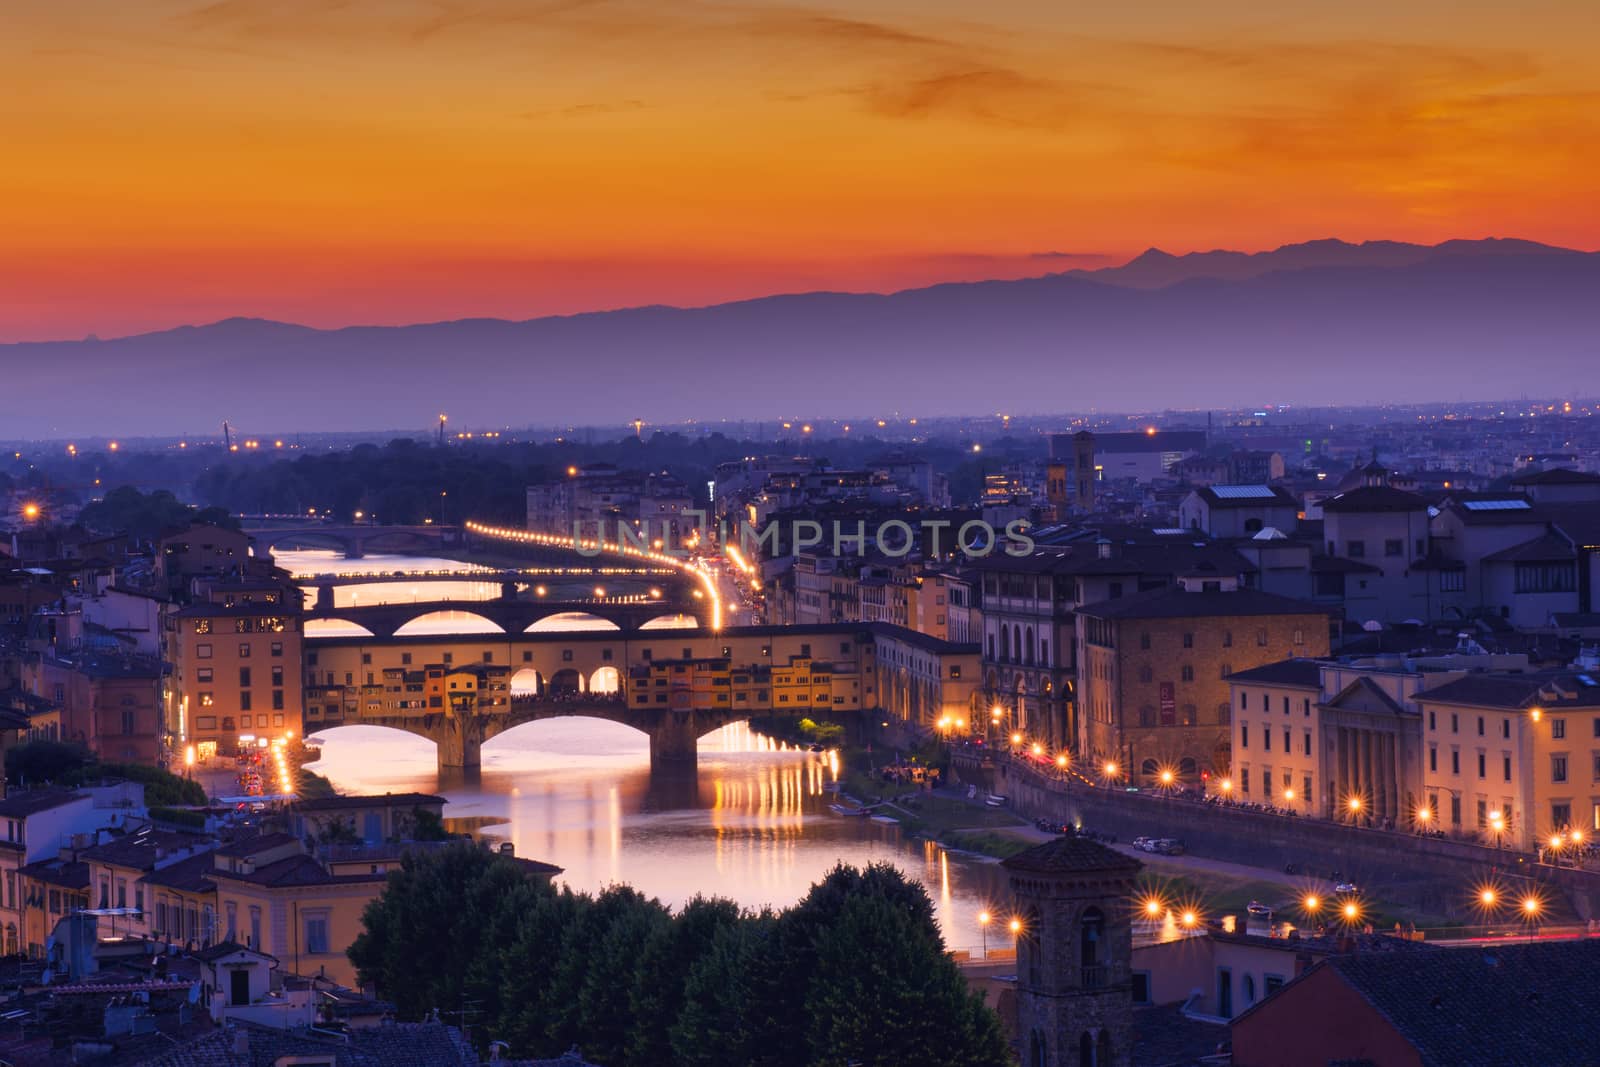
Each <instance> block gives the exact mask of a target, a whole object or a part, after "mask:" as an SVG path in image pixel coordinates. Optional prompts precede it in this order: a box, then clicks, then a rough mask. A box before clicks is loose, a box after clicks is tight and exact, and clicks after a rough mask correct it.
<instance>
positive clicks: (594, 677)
mask: <svg viewBox="0 0 1600 1067" xmlns="http://www.w3.org/2000/svg"><path fill="white" fill-rule="evenodd" d="M621 691H622V675H621V674H620V673H619V672H618V671H617V669H616V668H615V667H610V666H607V667H601V668H600V669H599V670H597V671H595V672H594V673H593V674H591V675H590V676H589V692H591V693H599V694H602V695H605V696H610V695H612V694H614V693H619V692H621Z"/></svg>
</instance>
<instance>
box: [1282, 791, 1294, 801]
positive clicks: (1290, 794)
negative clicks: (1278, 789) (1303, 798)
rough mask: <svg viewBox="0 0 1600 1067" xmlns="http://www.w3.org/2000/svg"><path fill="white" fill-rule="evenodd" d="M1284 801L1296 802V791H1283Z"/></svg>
mask: <svg viewBox="0 0 1600 1067" xmlns="http://www.w3.org/2000/svg"><path fill="white" fill-rule="evenodd" d="M1283 799H1285V800H1288V801H1291V802H1292V801H1293V800H1294V790H1293V789H1285V790H1284V791H1283Z"/></svg>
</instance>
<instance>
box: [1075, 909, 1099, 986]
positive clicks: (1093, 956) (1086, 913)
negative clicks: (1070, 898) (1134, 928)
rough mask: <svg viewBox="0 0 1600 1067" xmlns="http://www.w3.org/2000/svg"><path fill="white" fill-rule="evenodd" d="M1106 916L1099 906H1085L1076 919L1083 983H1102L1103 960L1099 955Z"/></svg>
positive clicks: (1089, 984)
mask: <svg viewBox="0 0 1600 1067" xmlns="http://www.w3.org/2000/svg"><path fill="white" fill-rule="evenodd" d="M1105 933H1106V917H1105V913H1104V912H1102V911H1101V910H1100V909H1099V908H1085V909H1084V910H1083V915H1082V917H1081V918H1079V919H1078V962H1079V964H1081V965H1082V966H1083V984H1084V985H1086V986H1097V985H1102V984H1104V983H1103V982H1102V980H1101V979H1102V978H1103V977H1104V974H1103V971H1104V967H1103V966H1102V963H1103V962H1104V961H1103V960H1102V959H1101V956H1100V941H1101V939H1102V938H1104V937H1105Z"/></svg>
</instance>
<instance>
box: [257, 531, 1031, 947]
mask: <svg viewBox="0 0 1600 1067" xmlns="http://www.w3.org/2000/svg"><path fill="white" fill-rule="evenodd" d="M279 562H280V564H281V565H283V566H286V567H289V568H290V569H291V570H293V571H295V572H296V573H304V572H309V571H313V570H333V569H337V570H340V571H346V570H353V569H356V568H362V569H365V568H369V567H370V568H371V569H373V570H388V571H393V570H398V569H402V568H417V569H427V570H438V569H444V568H445V567H449V566H461V567H463V568H464V567H465V565H461V564H452V563H451V561H448V560H437V559H425V558H417V557H388V558H369V559H366V560H356V561H345V560H337V559H336V558H335V557H334V556H333V554H332V553H318V552H285V553H280V554H279ZM450 584H456V583H450ZM469 585H480V586H481V583H469V582H463V583H461V587H462V588H460V589H459V591H452V594H451V595H452V597H454V598H462V597H463V596H464V594H466V592H467V590H466V588H464V587H466V586H469ZM425 593H433V591H432V590H427V589H424V588H423V587H421V586H419V587H418V588H417V590H416V591H415V592H414V591H413V587H412V586H411V585H409V584H408V583H401V584H400V585H391V586H378V585H369V586H366V587H364V589H363V593H362V602H364V603H375V602H378V601H376V600H372V599H368V597H369V596H373V597H376V596H393V597H395V598H396V599H405V600H413V599H437V598H438V594H437V593H433V595H424V594H425ZM498 593H499V588H498V586H495V587H493V589H492V591H491V590H490V589H489V588H488V587H483V592H482V594H481V595H482V596H492V595H498ZM437 625H438V626H440V627H441V628H442V629H444V630H448V628H449V626H450V623H449V622H447V621H444V620H441V621H440V622H439V623H438V624H437ZM430 628H432V624H430ZM435 632H439V631H435ZM315 739H316V740H320V741H321V742H322V758H321V759H320V760H319V761H317V762H316V763H313V764H311V765H310V769H311V770H314V771H316V772H317V773H318V774H321V775H324V776H326V777H327V778H328V779H330V780H331V781H332V782H333V783H334V785H335V786H336V787H338V788H339V789H340V790H341V791H346V792H365V793H382V792H401V791H406V790H417V791H420V792H438V793H440V794H442V795H443V796H445V797H447V798H448V799H449V804H448V806H447V807H446V808H445V816H446V818H451V819H474V820H483V821H484V823H485V825H484V828H483V832H484V833H485V834H489V835H499V836H504V837H506V838H508V839H509V840H511V841H513V842H514V843H515V845H516V850H517V855H519V856H526V857H528V858H531V859H539V860H545V861H547V862H550V863H555V864H558V865H560V866H561V867H563V868H565V873H564V874H563V875H562V876H561V877H562V880H563V881H565V882H566V883H567V884H569V885H571V886H573V887H574V888H576V889H587V890H594V889H599V888H602V887H604V886H606V885H609V884H612V883H617V882H626V883H628V884H630V885H632V886H634V887H636V888H638V889H639V890H641V891H642V892H645V893H649V894H651V895H653V896H656V897H659V898H660V899H661V900H662V901H663V902H665V903H667V904H669V905H678V904H681V903H683V902H684V901H685V900H688V899H689V898H690V897H692V896H694V895H695V894H696V893H705V894H714V895H718V896H724V897H728V898H730V899H732V900H734V901H737V902H738V903H740V904H742V905H745V906H748V907H759V906H761V905H767V904H770V905H772V906H774V907H783V906H786V905H788V904H792V903H793V902H795V901H796V900H798V899H799V898H800V897H801V896H803V895H804V894H805V892H806V889H807V888H808V887H809V886H810V885H811V883H812V882H814V881H816V880H817V879H818V878H820V877H821V876H822V875H823V874H825V873H826V872H827V871H828V869H829V868H831V867H832V866H833V865H834V864H835V863H838V862H840V861H843V862H845V863H851V864H856V865H862V864H866V863H872V862H879V861H887V862H890V863H893V864H894V865H895V866H897V867H899V868H900V869H901V870H902V871H904V872H905V873H906V874H907V875H909V876H910V877H912V878H915V879H917V880H919V881H921V882H922V883H923V884H924V885H925V886H926V887H927V889H928V894H929V896H930V897H931V898H932V899H933V903H934V908H935V911H936V913H937V914H938V916H939V922H940V924H941V926H942V927H943V929H944V931H945V938H946V941H947V943H948V944H949V945H950V947H952V948H967V949H972V950H974V951H976V950H977V949H979V947H980V946H981V944H982V936H983V935H982V931H981V929H980V928H979V925H978V914H979V913H980V912H981V911H983V910H985V909H993V908H995V907H996V905H997V903H998V902H999V901H1000V900H1001V898H1002V890H1003V887H1004V879H1003V878H1002V876H1001V872H1000V870H999V868H998V867H997V866H996V865H995V864H993V863H991V862H988V861H986V860H983V859H981V858H979V857H972V856H966V855H964V854H960V853H951V852H947V851H946V850H945V849H943V848H941V847H939V846H938V845H936V844H933V843H930V842H921V841H912V840H907V839H905V838H904V837H903V835H902V834H901V832H900V830H899V828H898V827H897V826H895V825H893V824H888V823H881V822H876V821H873V820H871V819H861V818H843V817H840V816H837V815H834V814H833V813H832V812H830V811H829V809H828V802H829V800H830V799H831V797H830V794H829V793H828V791H827V786H828V784H829V783H830V782H831V781H832V780H833V769H832V765H831V762H830V760H829V758H828V756H827V755H826V754H820V753H810V752H803V751H796V750H794V749H789V748H785V747H783V746H782V745H777V744H774V743H773V742H772V741H771V740H769V739H767V738H765V737H762V736H760V735H757V734H753V733H751V732H750V730H749V729H748V728H746V727H745V726H744V725H743V724H742V723H740V724H735V725H733V726H729V727H727V728H726V729H724V730H721V731H718V732H717V733H715V734H711V735H709V736H707V737H705V738H703V739H702V740H701V742H700V759H699V768H698V774H697V775H696V776H694V777H693V778H690V779H687V780H686V779H683V778H681V777H680V778H675V779H669V778H660V777H654V776H652V774H651V771H650V751H649V742H648V740H647V739H646V738H645V736H644V735H643V734H640V733H638V732H636V731H634V730H630V729H629V728H627V727H625V726H621V725H619V724H616V723H610V722H605V721H603V720H598V719H556V720H550V721H545V722H538V723H531V724H529V725H527V726H523V727H519V728H518V729H516V730H512V731H510V732H509V733H506V734H503V735H501V736H500V737H497V738H495V739H494V740H492V741H490V742H488V743H487V744H486V745H484V749H483V759H484V766H483V773H482V775H481V778H480V779H479V780H477V781H474V782H470V783H462V782H460V781H444V782H441V781H440V779H439V775H438V772H437V770H436V767H435V763H434V751H433V745H432V744H431V743H430V742H428V741H426V740H424V739H422V738H419V737H413V736H411V735H409V734H403V733H399V732H396V731H390V730H384V729H381V728H378V727H366V726H346V727H340V728H337V729H333V730H328V731H324V732H323V733H321V734H318V735H315ZM1002 910H1003V909H1002ZM990 942H991V944H992V946H993V947H996V948H999V947H1007V946H1008V945H1009V938H1008V936H1007V935H1006V934H1005V933H1004V932H1003V930H1002V929H1001V927H1000V925H999V924H996V926H995V927H994V928H992V929H991V930H990Z"/></svg>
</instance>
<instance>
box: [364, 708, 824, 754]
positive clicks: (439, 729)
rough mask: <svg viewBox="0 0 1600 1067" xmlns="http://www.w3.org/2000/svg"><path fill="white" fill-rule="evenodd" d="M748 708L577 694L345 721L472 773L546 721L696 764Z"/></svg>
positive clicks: (807, 711) (747, 713)
mask: <svg viewBox="0 0 1600 1067" xmlns="http://www.w3.org/2000/svg"><path fill="white" fill-rule="evenodd" d="M762 714H763V715H784V714H789V715H793V716H794V717H796V718H800V717H802V716H804V715H808V714H817V712H816V711H813V710H812V709H810V708H796V709H794V710H793V711H787V710H785V711H772V710H767V709H763V710H762ZM750 715H751V712H750V711H749V710H748V709H740V710H737V711H736V710H733V709H731V708H729V709H715V710H711V709H703V708H702V709H694V710H687V709H686V710H677V709H672V708H630V707H629V706H628V705H627V702H626V701H625V700H623V699H622V697H621V695H620V694H619V695H617V696H615V697H606V696H596V695H594V694H575V695H573V696H572V697H571V698H565V697H562V696H551V697H543V696H541V697H531V698H529V697H515V698H513V699H512V700H511V704H510V709H509V710H508V711H507V712H505V713H503V714H494V713H486V712H484V711H482V710H476V709H475V710H471V711H466V712H463V713H457V712H456V711H455V710H453V709H447V710H444V711H430V712H428V713H425V714H412V715H362V716H360V717H359V718H354V719H351V720H349V721H348V722H346V723H345V724H344V725H361V726H383V727H387V728H389V729H391V730H404V731H405V732H406V733H410V734H416V735H417V736H419V737H426V738H427V739H428V740H430V741H432V742H433V743H434V744H435V745H437V746H438V753H439V769H440V771H441V772H445V771H450V770H466V771H472V770H475V769H477V768H479V767H481V766H482V765H483V743H484V742H485V741H488V740H489V739H491V738H494V737H497V736H499V735H500V734H503V733H505V732H506V731H507V730H514V729H516V728H517V727H518V726H523V725H526V724H527V723H530V722H540V721H542V720H544V719H559V718H587V719H606V720H608V721H610V722H616V723H621V724H622V725H623V726H631V727H632V728H633V729H635V730H638V731H639V732H640V733H643V734H646V735H648V736H649V738H650V765H651V766H652V767H655V766H660V765H675V766H680V767H685V768H688V767H693V766H694V764H695V760H696V752H697V748H698V745H699V742H700V738H702V737H704V736H705V735H706V734H709V733H714V732H715V731H717V730H720V729H722V728H723V727H724V726H728V725H731V724H733V723H736V722H742V721H744V720H745V719H748V718H749V717H750Z"/></svg>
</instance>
